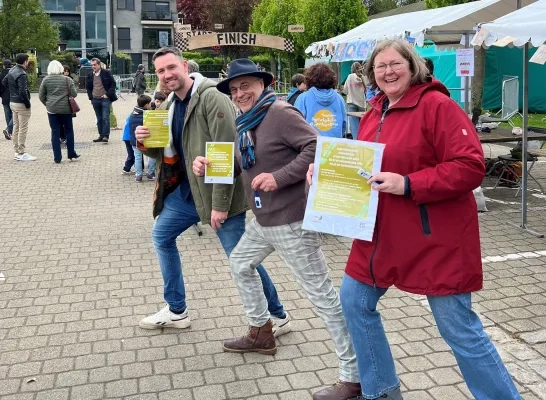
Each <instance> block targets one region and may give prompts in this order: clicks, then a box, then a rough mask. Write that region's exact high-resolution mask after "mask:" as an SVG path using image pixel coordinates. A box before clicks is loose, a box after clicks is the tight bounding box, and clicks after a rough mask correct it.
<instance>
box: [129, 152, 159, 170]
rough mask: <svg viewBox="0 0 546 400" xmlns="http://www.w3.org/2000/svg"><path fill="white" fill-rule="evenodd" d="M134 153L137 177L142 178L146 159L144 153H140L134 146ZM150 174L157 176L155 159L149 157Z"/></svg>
mask: <svg viewBox="0 0 546 400" xmlns="http://www.w3.org/2000/svg"><path fill="white" fill-rule="evenodd" d="M133 153H134V154H135V171H136V174H135V175H136V176H142V174H143V170H144V159H143V154H142V151H140V150H139V149H138V147H136V146H133ZM129 169H130V167H129ZM148 174H149V175H152V174H155V158H149V157H148Z"/></svg>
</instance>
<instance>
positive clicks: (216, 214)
mask: <svg viewBox="0 0 546 400" xmlns="http://www.w3.org/2000/svg"><path fill="white" fill-rule="evenodd" d="M227 215H228V213H227V211H216V210H212V212H211V215H210V226H211V227H212V229H214V232H216V230H217V229H219V228H221V227H222V224H223V223H224V221H225V220H226V219H227Z"/></svg>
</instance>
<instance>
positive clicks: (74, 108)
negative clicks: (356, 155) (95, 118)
mask: <svg viewBox="0 0 546 400" xmlns="http://www.w3.org/2000/svg"><path fill="white" fill-rule="evenodd" d="M68 79H70V78H67V81H66V92H67V94H68V105H69V106H70V112H71V113H72V114H73V115H74V114H76V113H77V112H78V111H80V106H79V105H78V103H76V99H74V97H72V96H71V95H70V87H69V86H68Z"/></svg>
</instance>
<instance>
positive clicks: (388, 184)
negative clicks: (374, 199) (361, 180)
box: [368, 172, 405, 196]
mask: <svg viewBox="0 0 546 400" xmlns="http://www.w3.org/2000/svg"><path fill="white" fill-rule="evenodd" d="M368 183H369V184H370V185H372V189H374V190H377V191H378V192H383V193H391V194H396V195H399V196H402V195H403V194H404V184H405V183H404V177H403V176H402V175H400V174H395V173H392V172H380V173H378V174H376V175H374V176H372V177H371V178H370V179H369V180H368ZM373 183H376V184H375V185H373Z"/></svg>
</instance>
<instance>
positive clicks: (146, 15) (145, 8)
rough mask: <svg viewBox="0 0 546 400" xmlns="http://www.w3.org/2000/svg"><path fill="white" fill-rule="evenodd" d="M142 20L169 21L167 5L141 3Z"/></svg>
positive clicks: (154, 2)
mask: <svg viewBox="0 0 546 400" xmlns="http://www.w3.org/2000/svg"><path fill="white" fill-rule="evenodd" d="M142 19H143V20H145V19H150V20H163V21H170V20H171V8H170V6H169V3H164V2H159V1H143V2H142Z"/></svg>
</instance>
